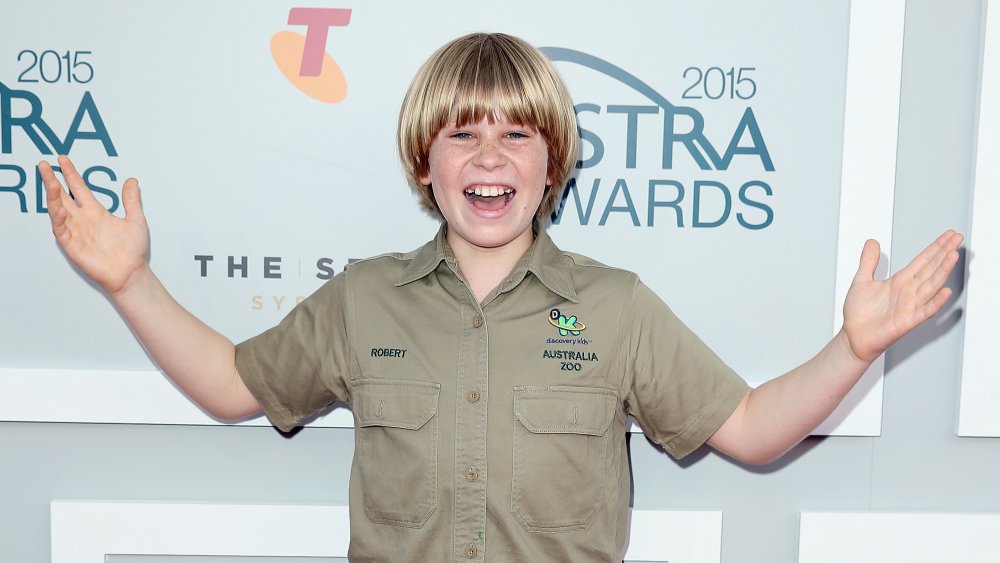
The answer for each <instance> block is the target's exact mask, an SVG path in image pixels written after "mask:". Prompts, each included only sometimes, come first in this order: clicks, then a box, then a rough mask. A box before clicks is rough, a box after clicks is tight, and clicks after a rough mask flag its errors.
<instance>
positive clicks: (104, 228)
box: [39, 157, 149, 294]
mask: <svg viewBox="0 0 1000 563" xmlns="http://www.w3.org/2000/svg"><path fill="white" fill-rule="evenodd" d="M59 164H60V167H61V169H62V172H63V176H64V177H65V178H66V183H67V184H69V188H70V190H71V191H72V193H73V197H70V195H69V194H68V193H66V191H65V190H64V189H63V187H62V185H61V184H60V183H59V180H57V179H56V177H55V174H54V173H53V171H52V168H51V167H50V166H49V165H48V163H44V162H43V163H41V164H40V165H39V170H40V171H41V174H42V179H43V181H44V182H45V186H46V193H47V197H48V206H49V216H50V218H51V220H52V233H53V234H54V235H55V237H56V240H57V241H58V242H59V245H60V246H61V247H62V249H63V251H64V252H65V253H66V256H67V257H68V258H69V259H70V261H72V262H73V264H74V265H76V266H77V267H78V268H79V269H80V270H81V271H82V272H83V273H85V274H86V275H87V276H89V277H90V278H91V279H93V280H94V281H95V282H97V284H98V285H100V286H101V287H102V288H103V289H104V290H105V291H107V292H108V293H111V294H114V293H117V292H119V291H121V290H122V289H123V288H124V287H125V286H126V284H127V283H128V281H129V279H131V278H132V276H134V275H135V274H136V273H137V272H138V271H139V270H140V269H142V268H143V267H144V266H146V264H147V262H148V254H149V230H148V228H147V226H146V219H145V217H144V216H143V213H142V206H141V204H140V203H139V194H138V190H139V187H138V183H137V182H136V181H135V179H132V178H130V179H129V180H127V181H126V182H125V186H124V187H123V189H122V200H123V202H124V205H125V218H118V217H115V216H114V215H112V214H110V213H108V212H107V210H106V209H104V206H103V205H101V204H100V203H99V202H98V201H97V199H96V198H95V197H94V195H93V193H91V191H90V190H89V189H88V188H87V186H86V184H84V182H83V179H82V178H81V177H80V175H79V174H78V173H77V171H76V168H75V167H74V166H73V163H72V162H71V161H70V160H69V159H68V158H66V157H60V159H59ZM74 198H75V199H74Z"/></svg>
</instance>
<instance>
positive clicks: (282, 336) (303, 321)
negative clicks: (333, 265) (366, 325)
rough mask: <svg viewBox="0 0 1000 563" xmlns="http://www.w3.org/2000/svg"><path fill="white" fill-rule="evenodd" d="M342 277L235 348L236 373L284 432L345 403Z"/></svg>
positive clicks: (346, 348)
mask: <svg viewBox="0 0 1000 563" xmlns="http://www.w3.org/2000/svg"><path fill="white" fill-rule="evenodd" d="M347 291H348V289H347V275H346V273H341V274H339V275H337V276H334V277H333V278H332V279H331V280H329V281H328V282H326V283H325V284H324V285H323V286H322V287H320V288H319V289H318V290H317V291H316V292H315V293H313V294H312V295H311V296H309V297H308V298H306V299H305V300H303V301H302V302H301V303H299V304H298V305H297V306H296V307H295V308H294V309H292V311H291V312H290V313H289V314H288V315H287V316H286V317H285V318H284V319H283V320H282V321H281V322H280V323H279V324H278V325H277V326H275V327H273V328H271V329H269V330H267V331H265V332H263V333H261V334H260V335H258V336H255V337H253V338H251V339H249V340H246V341H244V342H241V343H240V344H238V345H237V346H236V369H237V371H238V372H239V374H240V377H241V378H242V379H243V382H244V383H245V384H246V386H247V388H248V389H249V390H250V392H251V393H252V394H253V395H254V397H256V398H257V400H258V402H260V404H261V406H262V407H263V409H264V412H265V414H267V417H268V418H269V419H270V420H271V422H272V423H273V424H274V425H275V426H276V427H278V428H279V429H281V430H283V431H288V430H291V429H292V428H294V427H296V426H299V425H300V424H301V423H302V422H303V420H304V419H306V418H308V417H309V416H310V415H312V414H314V413H316V412H317V411H320V410H322V409H324V408H326V407H327V406H329V405H331V404H332V403H334V402H336V401H338V400H347V397H346V395H347V387H346V383H345V382H346V381H348V380H349V379H350V376H349V375H348V370H349V362H350V342H349V336H350V335H349V333H348V325H349V322H348V320H347V318H348V316H349V313H350V311H349V310H348V308H347V307H348V303H349V301H350V300H349V298H348V295H347Z"/></svg>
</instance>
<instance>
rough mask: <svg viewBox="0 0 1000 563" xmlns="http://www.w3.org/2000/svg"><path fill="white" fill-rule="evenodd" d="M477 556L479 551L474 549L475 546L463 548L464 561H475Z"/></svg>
mask: <svg viewBox="0 0 1000 563" xmlns="http://www.w3.org/2000/svg"><path fill="white" fill-rule="evenodd" d="M477 555H479V550H478V549H476V544H474V543H470V544H469V545H467V546H465V557H466V559H475V558H476V556H477Z"/></svg>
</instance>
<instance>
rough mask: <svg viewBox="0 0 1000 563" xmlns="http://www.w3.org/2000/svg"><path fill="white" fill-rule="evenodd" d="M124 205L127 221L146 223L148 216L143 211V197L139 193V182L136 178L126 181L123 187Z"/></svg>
mask: <svg viewBox="0 0 1000 563" xmlns="http://www.w3.org/2000/svg"><path fill="white" fill-rule="evenodd" d="M122 205H124V206H125V219H127V220H129V221H139V222H142V223H145V222H146V214H145V213H144V212H143V211H142V195H141V194H140V192H139V181H138V180H136V179H135V178H129V179H128V180H125V185H124V186H122Z"/></svg>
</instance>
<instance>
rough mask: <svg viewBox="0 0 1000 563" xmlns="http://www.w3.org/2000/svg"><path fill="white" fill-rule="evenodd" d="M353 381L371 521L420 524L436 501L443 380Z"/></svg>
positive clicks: (358, 459)
mask: <svg viewBox="0 0 1000 563" xmlns="http://www.w3.org/2000/svg"><path fill="white" fill-rule="evenodd" d="M351 384H352V385H353V386H354V416H355V417H356V418H357V430H356V434H355V443H356V450H357V451H356V462H357V469H358V471H359V473H360V477H361V485H362V486H361V490H362V491H363V493H362V494H363V495H364V507H365V513H366V514H367V515H368V518H369V519H370V520H372V521H373V522H379V523H384V524H393V525H397V526H407V527H414V528H415V527H420V526H422V525H423V524H424V522H426V521H427V518H429V517H430V515H431V513H432V512H434V509H435V508H437V503H438V498H437V458H438V455H437V452H438V450H437V449H438V417H437V410H438V396H439V394H440V392H441V386H440V385H439V384H437V383H426V382H422V381H407V380H390V379H359V380H354V381H352V382H351Z"/></svg>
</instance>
